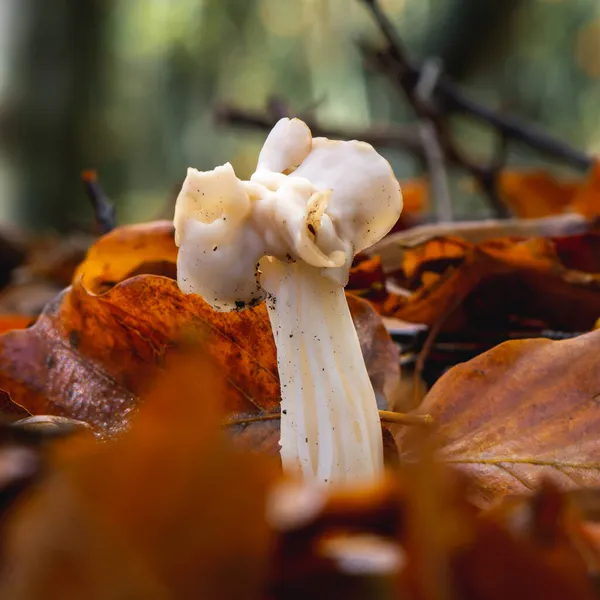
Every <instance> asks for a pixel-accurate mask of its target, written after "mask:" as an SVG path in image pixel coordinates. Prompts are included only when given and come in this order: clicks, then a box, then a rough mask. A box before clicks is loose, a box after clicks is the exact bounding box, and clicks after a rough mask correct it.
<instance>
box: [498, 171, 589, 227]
mask: <svg viewBox="0 0 600 600" xmlns="http://www.w3.org/2000/svg"><path fill="white" fill-rule="evenodd" d="M581 185H582V184H581V182H580V181H578V180H560V179H556V178H555V177H553V176H552V175H550V173H548V172H547V171H545V170H543V169H538V170H533V171H530V170H521V171H516V170H505V171H502V173H500V177H499V181H498V187H499V191H500V195H501V198H502V200H503V201H504V203H505V204H506V205H507V206H508V208H510V210H511V212H512V213H513V214H514V215H516V216H518V217H522V218H524V219H533V218H536V217H546V216H549V215H556V214H560V213H563V212H565V211H568V210H569V209H571V208H572V202H573V198H574V197H575V195H576V193H577V190H578V188H579V187H580V186H581Z"/></svg>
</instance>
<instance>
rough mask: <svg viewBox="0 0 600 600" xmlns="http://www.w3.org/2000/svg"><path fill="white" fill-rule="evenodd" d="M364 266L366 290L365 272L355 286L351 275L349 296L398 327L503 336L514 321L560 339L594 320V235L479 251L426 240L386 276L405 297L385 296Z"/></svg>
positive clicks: (599, 249) (378, 275) (513, 242)
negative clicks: (540, 326) (538, 325)
mask: <svg viewBox="0 0 600 600" xmlns="http://www.w3.org/2000/svg"><path fill="white" fill-rule="evenodd" d="M369 264H370V266H371V268H372V269H373V277H372V278H371V288H370V289H366V290H365V289H364V283H365V282H366V281H369V279H368V276H367V274H366V273H365V272H364V270H365V268H366V267H365V266H363V272H362V273H361V276H360V283H359V284H358V285H356V284H355V283H354V279H353V274H351V281H350V285H349V288H350V291H352V290H353V288H355V287H356V288H358V289H357V290H356V291H357V293H359V294H360V295H361V296H362V297H365V298H367V299H369V300H372V301H373V304H374V305H375V306H376V307H377V309H378V310H379V312H381V314H383V315H384V316H390V317H395V318H398V319H401V320H404V321H410V322H416V323H426V324H428V325H433V324H436V323H438V322H439V321H440V320H445V319H448V317H449V315H450V313H452V318H451V319H449V320H447V322H446V323H445V325H444V329H445V330H461V331H465V330H466V329H467V328H468V327H471V328H475V329H481V328H482V327H488V328H490V329H501V328H507V326H508V323H509V320H511V322H512V324H513V325H512V326H513V328H514V323H515V318H517V319H521V320H523V321H525V320H527V319H529V320H531V319H534V320H536V321H537V322H543V323H544V325H545V326H546V327H551V328H556V329H559V330H562V331H586V330H589V329H591V328H592V326H593V324H594V323H595V321H596V319H597V318H598V316H599V315H600V236H599V235H598V234H597V233H592V234H587V235H580V236H570V237H566V238H558V239H556V240H550V239H544V238H532V239H525V240H524V239H516V238H504V239H497V240H490V241H487V242H482V243H480V244H472V243H469V242H466V241H463V240H458V239H454V238H442V239H433V240H429V241H427V242H425V243H424V244H423V245H420V246H417V247H416V248H411V249H407V250H406V251H405V252H404V258H403V264H402V265H400V267H399V270H398V271H397V272H396V273H394V274H392V275H391V276H392V281H395V282H397V283H398V284H399V285H401V286H404V287H405V289H406V291H407V293H406V294H405V295H400V294H393V293H386V292H385V290H384V284H385V281H386V279H385V277H386V276H385V274H384V272H383V270H382V269H381V267H380V265H379V263H377V262H376V260H371V261H370V263H369ZM359 267H360V265H359ZM582 269H587V271H586V270H582ZM359 286H362V287H359ZM375 286H377V287H375ZM382 290H384V291H383V293H382ZM565 305H568V306H569V307H570V309H569V310H568V311H565V310H564V307H565Z"/></svg>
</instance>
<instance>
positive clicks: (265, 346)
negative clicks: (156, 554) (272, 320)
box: [0, 275, 399, 452]
mask: <svg viewBox="0 0 600 600" xmlns="http://www.w3.org/2000/svg"><path fill="white" fill-rule="evenodd" d="M349 302H350V309H351V312H352V314H353V318H354V321H355V324H356V327H357V331H358V333H359V337H360V340H361V347H362V349H363V353H364V355H365V359H366V361H367V366H368V369H369V373H370V375H371V377H372V380H373V384H374V387H375V389H376V391H377V392H378V393H379V396H380V397H381V398H382V399H383V398H384V397H385V392H386V391H387V390H388V389H389V388H392V387H393V386H394V385H395V383H396V381H397V379H398V369H399V367H398V354H397V352H398V351H397V348H396V346H395V345H394V344H393V342H392V341H391V340H390V338H389V335H388V334H387V331H386V330H385V327H384V325H383V323H382V321H381V319H380V317H379V316H378V315H377V314H376V313H375V311H374V310H373V309H372V308H371V307H370V306H369V305H368V303H366V302H364V301H362V300H360V299H357V298H353V297H351V298H350V299H349ZM182 335H191V336H196V335H200V336H202V338H203V339H204V341H205V342H206V346H207V348H208V351H209V352H210V353H211V355H212V356H213V357H214V358H215V361H216V364H217V365H218V368H219V369H220V371H221V372H222V373H223V375H224V377H225V378H226V380H227V384H228V385H227V391H226V393H225V394H224V396H223V399H222V404H223V408H224V414H225V417H226V419H227V421H228V422H230V423H231V425H230V427H229V429H230V430H231V431H232V432H233V433H235V434H236V436H235V437H236V439H237V441H238V442H239V443H240V444H242V445H245V446H246V447H251V448H260V449H264V450H269V451H272V452H276V451H277V450H278V448H277V441H278V435H279V433H278V431H279V429H278V428H279V424H278V422H277V421H264V420H261V417H262V416H264V415H265V414H267V415H268V414H273V413H277V412H278V410H279V398H280V395H279V380H278V376H277V362H276V353H275V345H274V342H273V337H272V333H271V327H270V324H269V320H268V316H267V312H266V309H265V307H264V305H261V306H258V307H257V308H254V309H248V310H245V311H242V312H233V313H217V312H215V311H213V310H212V309H211V308H210V307H209V306H208V305H207V304H206V303H205V302H204V301H203V300H202V299H201V298H200V297H199V296H195V295H185V294H183V293H182V292H180V290H179V288H178V287H177V283H176V282H175V281H173V280H171V279H168V278H165V277H159V276H154V275H140V276H137V277H134V278H131V279H128V280H126V281H124V282H122V283H120V284H119V285H117V286H115V287H113V288H112V289H111V290H109V291H108V292H107V293H105V294H103V295H94V294H92V293H91V292H88V291H87V290H86V288H85V287H84V285H83V283H82V282H81V280H79V281H78V282H76V283H74V284H73V286H72V287H71V288H70V289H68V290H66V291H65V292H63V293H62V294H61V295H60V296H58V297H57V298H56V299H55V300H54V301H53V302H51V303H50V304H49V305H48V306H47V307H46V309H45V311H44V313H43V314H42V315H41V316H40V318H39V319H38V321H37V322H36V324H35V325H34V326H32V327H30V328H29V329H26V330H24V331H11V332H8V333H5V334H4V335H3V336H0V386H2V387H4V388H5V389H7V390H8V391H9V392H10V394H11V396H12V398H13V399H14V400H15V401H16V402H18V403H19V404H22V405H23V406H25V407H26V408H27V409H28V410H29V411H30V412H31V413H32V414H53V415H59V416H67V417H71V418H74V419H79V420H83V421H86V422H88V423H90V424H91V425H92V426H93V427H94V428H95V429H96V430H97V431H98V432H99V433H101V434H103V435H114V434H116V433H118V432H120V431H121V430H122V429H124V428H126V427H127V424H128V421H129V419H130V416H131V414H132V413H133V412H134V411H135V410H136V408H137V406H138V403H139V396H140V394H142V393H143V392H144V390H145V389H146V387H147V385H148V381H150V380H151V378H152V376H153V375H155V374H156V372H157V371H159V370H160V369H161V368H162V366H163V363H164V360H165V356H166V355H167V353H168V352H169V350H171V349H172V348H173V347H174V346H176V345H177V343H178V341H180V340H181V336H182ZM382 408H383V407H382Z"/></svg>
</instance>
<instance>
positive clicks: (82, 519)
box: [0, 355, 276, 600]
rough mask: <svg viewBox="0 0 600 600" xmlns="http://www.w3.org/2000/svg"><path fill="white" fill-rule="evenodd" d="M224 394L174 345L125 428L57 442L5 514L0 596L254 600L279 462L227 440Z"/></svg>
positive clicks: (207, 371) (210, 371) (211, 372)
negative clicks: (41, 471)
mask: <svg viewBox="0 0 600 600" xmlns="http://www.w3.org/2000/svg"><path fill="white" fill-rule="evenodd" d="M223 393H224V392H223V390H222V389H221V382H220V381H219V380H218V378H217V377H216V370H215V368H214V366H213V365H212V364H211V363H210V361H208V360H207V359H206V357H202V356H194V357H191V359H190V358H189V357H182V356H180V355H178V356H176V357H173V362H172V363H169V364H168V365H167V369H166V375H165V376H163V377H162V378H161V379H159V380H158V381H157V382H155V385H153V386H152V391H151V392H150V393H149V394H148V395H147V396H146V397H145V399H144V403H143V404H144V406H143V409H142V410H141V411H140V413H139V414H138V415H136V419H135V422H134V424H133V426H132V428H131V430H130V431H128V432H127V434H125V435H124V436H122V437H120V438H119V439H117V440H110V441H109V442H107V443H104V444H98V443H97V442H95V441H94V439H93V438H91V437H90V436H81V437H79V436H74V437H72V438H69V439H67V440H65V441H64V442H62V443H59V444H57V445H56V446H54V448H53V451H52V452H51V454H50V457H49V459H48V463H49V464H48V468H47V471H46V473H47V475H46V477H45V478H44V479H43V480H42V481H41V482H39V483H38V485H36V486H35V488H34V489H33V490H31V491H30V493H29V494H28V495H27V497H25V498H24V499H23V500H21V501H20V503H19V504H18V505H17V506H16V507H15V508H14V509H13V510H12V514H11V518H10V519H8V520H7V522H5V524H4V529H3V548H2V550H3V552H2V566H3V571H2V573H3V576H2V578H1V579H0V596H1V597H2V598H11V599H12V600H33V599H38V598H40V599H41V598H45V599H49V600H50V599H53V598H56V599H60V600H69V599H73V600H74V599H79V598H147V599H164V598H182V599H185V598H222V599H224V600H225V599H232V600H233V599H237V598H244V599H246V598H247V599H249V600H250V599H254V598H255V599H257V600H259V599H261V598H262V596H261V595H260V593H259V590H260V589H262V588H263V587H264V580H265V578H266V573H267V567H268V560H269V548H270V537H271V534H270V532H269V530H268V527H267V524H266V521H265V517H264V514H265V502H266V494H267V489H268V488H269V486H270V484H271V482H272V481H273V480H274V478H275V476H276V469H275V465H274V464H272V461H271V460H269V459H267V458H266V457H261V456H254V455H250V454H248V453H241V452H236V451H234V450H232V449H231V447H230V446H229V444H228V443H227V441H226V440H225V439H224V436H223V434H222V431H221V430H220V427H219V424H220V421H221V418H222V416H221V414H220V408H221V407H220V397H221V395H222V394H223ZM132 474H135V476H132ZM240 499H242V501H240Z"/></svg>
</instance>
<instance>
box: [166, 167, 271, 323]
mask: <svg viewBox="0 0 600 600" xmlns="http://www.w3.org/2000/svg"><path fill="white" fill-rule="evenodd" d="M250 216H251V201H250V198H249V196H248V193H247V192H246V189H245V188H244V186H243V185H242V182H241V181H240V180H239V179H238V178H237V177H236V176H235V172H234V171H233V168H232V166H231V165H230V164H229V163H227V164H226V165H223V166H221V167H217V168H216V169H214V170H212V171H205V172H200V171H196V169H188V176H187V178H186V180H185V182H184V184H183V188H182V190H181V192H180V194H179V196H178V198H177V204H176V207H175V218H174V225H175V243H176V244H177V245H178V246H179V253H178V255H177V282H178V284H179V287H180V289H181V290H182V291H183V292H185V293H194V294H199V295H200V296H202V297H203V298H204V300H206V302H208V303H209V304H210V305H211V306H212V307H213V308H214V309H215V310H220V311H230V310H233V309H235V308H238V309H239V308H243V307H244V306H245V305H247V304H256V303H258V302H260V301H261V300H263V299H264V297H265V292H264V291H263V290H262V288H261V287H260V283H259V278H258V261H259V260H260V258H261V257H262V256H263V255H264V253H265V249H264V241H263V240H262V238H261V236H260V234H259V232H257V231H256V230H255V229H254V228H253V227H252V226H251V224H250Z"/></svg>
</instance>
